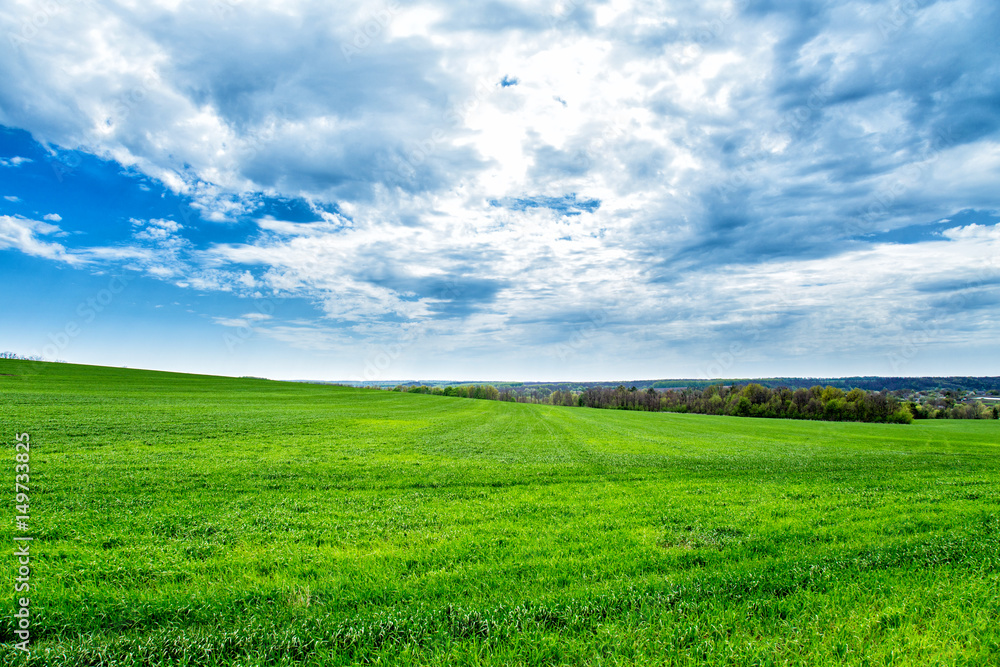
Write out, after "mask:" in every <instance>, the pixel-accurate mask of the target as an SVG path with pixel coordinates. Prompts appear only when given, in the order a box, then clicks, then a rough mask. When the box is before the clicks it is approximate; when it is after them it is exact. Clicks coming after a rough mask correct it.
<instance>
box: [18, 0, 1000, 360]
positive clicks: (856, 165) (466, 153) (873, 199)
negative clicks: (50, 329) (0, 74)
mask: <svg viewBox="0 0 1000 667" xmlns="http://www.w3.org/2000/svg"><path fill="white" fill-rule="evenodd" d="M216 4H217V3H216ZM947 4H948V6H949V7H952V6H953V9H955V11H953V12H950V13H948V12H944V10H943V9H942V6H943V3H938V4H937V5H934V6H929V7H927V8H925V9H921V10H919V11H917V12H916V15H915V16H914V17H912V18H913V20H912V21H909V22H907V24H906V25H904V26H901V27H900V28H899V29H898V30H894V31H892V32H891V34H883V31H880V29H879V27H878V25H879V23H878V22H879V19H880V18H881V16H882V15H881V14H880V13H879V12H880V11H881V9H880V8H879V7H878V6H874V5H871V4H870V3H864V2H847V3H840V4H834V5H830V4H822V3H819V4H816V5H815V6H813V5H808V4H806V5H784V6H783V5H780V3H779V4H773V3H772V4H771V5H767V4H766V3H765V4H764V5H760V4H759V3H730V2H723V1H722V0H718V1H713V2H706V3H696V4H689V5H678V4H671V3H660V2H638V1H636V2H627V1H624V0H623V1H618V0H615V2H611V3H603V4H598V5H593V6H591V5H588V4H586V3H579V2H560V3H556V4H555V5H550V4H543V5H539V4H537V3H529V2H497V3H455V2H442V1H429V2H423V3H420V4H419V5H416V6H409V5H408V6H406V7H403V8H401V9H400V10H399V12H397V13H396V14H395V15H392V16H390V17H388V18H387V19H386V21H385V25H383V26H382V28H380V29H379V30H377V31H376V32H377V34H374V35H372V36H369V39H368V40H367V41H366V42H365V43H364V44H363V45H361V44H360V42H359V43H358V45H357V46H355V48H357V51H356V52H353V51H352V52H351V55H350V57H349V58H348V57H345V55H344V51H343V49H342V48H341V47H342V46H343V45H344V44H352V45H353V44H355V40H356V39H358V37H357V36H358V34H359V31H361V32H363V29H364V27H365V25H366V24H367V23H368V22H370V21H371V20H373V15H374V14H375V13H376V12H377V11H378V9H379V6H378V5H371V4H370V3H366V2H360V1H355V2H340V3H334V4H332V5H331V4H330V3H320V2H308V1H305V0H290V1H288V2H282V3H274V2H254V3H231V4H225V6H224V8H225V11H224V12H221V13H220V12H218V11H217V7H216V5H214V4H213V3H202V4H198V3H177V2H158V3H131V4H130V5H129V9H128V11H121V10H120V9H119V8H117V7H116V6H112V5H102V4H101V3H95V4H93V5H91V4H89V3H84V4H82V5H80V6H74V7H73V9H72V11H69V10H67V11H64V12H58V13H56V14H55V15H53V16H51V17H49V21H48V22H47V24H46V26H44V27H42V28H39V30H38V32H37V35H35V36H34V37H33V38H32V39H31V40H30V41H28V42H26V43H23V44H20V46H19V47H18V48H19V50H18V52H17V57H13V56H8V57H6V59H5V60H4V73H5V76H4V78H3V80H2V81H0V123H2V124H6V125H9V126H13V127H19V128H24V129H27V130H29V131H30V132H31V133H32V135H33V136H34V137H36V138H38V139H39V140H40V141H42V142H43V143H49V144H53V145H58V146H64V147H81V148H82V149H83V150H85V151H88V152H91V153H94V154H97V155H100V156H103V157H109V158H114V159H116V160H118V161H119V162H121V164H123V165H125V166H128V167H133V168H135V169H137V170H138V171H140V172H142V173H145V174H147V175H149V176H151V177H154V178H157V179H159V180H160V181H161V182H163V183H164V184H166V185H167V186H168V187H169V188H171V189H173V190H175V191H177V192H181V193H185V194H187V195H189V196H190V197H192V198H193V199H194V207H195V208H196V209H198V210H199V212H200V213H201V215H202V217H203V218H204V219H206V220H209V221H212V222H217V223H231V222H233V221H236V220H242V221H243V222H245V221H246V220H245V218H246V217H247V216H248V214H250V213H251V212H252V211H254V210H255V209H256V207H257V205H258V204H259V203H260V201H261V200H262V198H263V197H291V198H295V197H302V198H304V199H305V200H306V201H307V202H309V203H311V204H314V205H317V206H316V207H315V208H316V209H317V211H319V210H321V207H320V206H318V205H319V204H328V205H329V206H327V207H326V209H324V210H322V213H317V215H318V217H321V218H322V221H321V222H315V223H309V224H303V223H297V222H292V221H290V220H282V219H275V218H274V217H263V218H261V219H259V220H257V227H256V229H254V230H253V231H252V232H251V233H249V234H247V235H246V237H245V238H244V239H243V240H242V242H238V243H237V242H233V243H219V244H215V245H211V246H209V247H200V248H196V247H195V246H194V244H193V243H192V242H191V241H190V240H188V238H186V236H185V235H186V234H189V233H190V232H191V231H193V230H191V229H186V228H185V227H189V226H192V225H193V224H194V223H188V222H185V225H181V224H180V223H177V222H176V221H173V220H170V219H161V218H157V219H152V220H141V221H139V220H136V221H134V229H133V238H132V240H131V241H130V242H129V243H128V244H124V245H123V246H122V247H117V248H89V249H81V250H66V249H65V248H62V246H58V245H57V244H50V246H45V245H44V244H45V242H44V241H39V240H38V237H39V236H45V235H46V232H44V231H42V230H41V229H40V228H27V231H25V229H26V228H25V224H26V223H24V222H23V219H21V218H8V220H20V221H22V222H19V223H18V225H20V227H18V229H20V230H21V231H19V232H17V234H15V233H14V232H13V231H10V232H9V235H10V236H9V239H14V238H16V239H19V240H18V241H17V242H18V243H19V244H20V246H18V247H29V245H30V243H35V244H36V245H34V246H30V247H33V248H34V252H42V251H45V252H49V253H50V254H54V255H53V256H61V257H74V258H76V260H75V261H85V260H86V261H97V260H101V261H120V262H128V263H130V264H129V265H130V266H133V267H135V268H137V269H138V270H142V271H145V272H147V273H148V274H149V275H152V276H155V277H157V278H159V279H163V280H169V281H171V282H173V283H175V284H177V285H181V286H185V287H188V288H191V289H197V290H220V291H228V292H233V293H236V294H247V293H250V292H254V293H257V292H259V293H263V294H277V295H285V296H301V297H305V298H308V299H310V300H311V301H312V302H313V303H314V304H317V305H318V307H319V308H321V310H322V313H323V315H325V319H326V320H328V321H327V322H320V323H313V324H300V325H294V326H286V327H285V328H279V326H278V325H276V324H275V323H274V322H268V323H266V324H267V325H268V326H267V327H266V328H267V330H268V331H269V332H270V333H269V334H267V335H271V336H273V337H275V338H279V339H282V340H293V339H295V337H296V336H304V337H306V338H308V339H309V340H310V341H311V342H310V344H311V345H314V346H317V347H323V348H324V349H333V348H335V347H336V346H338V345H341V344H344V345H346V344H348V341H349V338H345V336H347V334H344V333H343V332H342V331H340V330H339V329H337V327H347V328H349V329H350V331H351V332H354V333H356V334H357V335H359V336H363V337H368V338H369V339H372V340H375V339H379V338H380V337H385V338H386V339H390V338H391V337H392V336H393V335H398V331H399V329H400V328H401V327H407V326H411V327H412V326H418V325H419V326H423V327H426V328H427V330H431V331H436V330H437V329H436V326H437V324H436V323H438V322H441V321H448V322H450V323H451V324H450V325H449V326H442V327H441V330H442V331H443V332H448V331H458V332H461V333H454V334H452V333H442V334H441V335H442V336H444V337H446V338H447V337H453V338H449V340H452V341H455V340H458V339H461V342H454V345H456V346H459V347H460V346H461V345H468V346H473V347H474V346H475V345H478V344H479V343H480V342H493V343H497V344H501V343H502V344H509V345H517V344H519V343H518V341H522V340H530V339H540V340H545V339H549V338H550V339H552V340H560V339H562V338H565V336H566V335H567V331H572V330H573V327H575V326H576V323H577V322H578V321H581V318H582V320H585V319H586V313H588V312H592V311H594V310H597V309H600V310H601V311H602V312H606V313H608V316H609V317H608V319H609V322H608V324H607V325H605V326H604V327H603V328H602V329H601V332H600V333H598V334H595V335H594V337H593V338H592V340H594V341H599V342H601V343H608V342H611V341H612V340H613V339H614V337H615V336H617V335H621V334H622V333H623V332H624V333H627V334H629V335H633V336H640V337H645V338H648V340H649V347H648V349H654V350H664V349H668V348H670V347H671V346H685V345H688V344H689V342H688V341H690V340H692V339H693V338H695V337H698V336H702V337H704V338H713V337H716V338H717V337H725V336H728V335H730V333H731V331H732V330H733V328H734V327H736V328H737V329H738V328H739V327H741V326H743V325H746V324H747V323H748V322H749V323H751V325H752V326H753V327H756V329H755V330H756V331H760V330H763V329H766V330H768V331H776V332H781V336H782V337H781V340H791V341H795V342H794V343H791V345H793V346H794V347H796V349H801V350H813V351H815V349H816V345H818V343H816V342H815V341H814V335H813V334H812V333H811V331H812V330H811V329H810V327H819V326H823V327H826V328H827V329H828V330H836V331H847V330H848V329H849V328H850V327H851V326H854V324H853V323H857V322H862V325H863V326H870V327H871V329H870V331H871V332H872V335H875V334H877V333H878V331H884V332H890V331H893V330H894V329H893V327H894V326H895V324H894V323H898V322H905V321H910V320H907V319H906V318H908V317H910V314H912V313H913V312H917V311H915V310H907V308H918V307H920V304H925V305H927V304H930V301H928V299H930V298H931V297H926V296H920V295H919V294H916V295H915V294H914V293H913V291H912V289H911V283H913V282H914V281H917V280H919V279H922V278H923V277H925V273H924V272H925V271H930V272H931V273H933V274H934V275H944V274H946V273H947V272H949V271H960V270H961V269H962V268H963V266H965V265H964V264H963V263H962V261H961V259H960V255H961V253H970V255H969V256H976V257H979V255H980V252H981V250H982V249H983V248H990V249H991V250H995V247H994V243H995V238H994V237H993V236H990V235H991V234H993V233H994V232H993V231H989V230H987V229H986V228H983V229H976V228H975V226H963V227H957V228H956V229H954V230H951V231H949V232H947V233H946V234H945V237H944V238H943V239H942V241H941V242H940V243H930V244H928V243H919V244H912V245H896V244H892V245H890V244H884V245H874V246H873V245H872V244H871V243H860V242H859V241H857V238H859V237H863V236H864V235H866V234H870V233H874V232H879V231H884V230H890V229H898V228H904V227H906V226H908V225H912V224H915V223H922V222H927V221H931V220H940V219H942V218H943V217H944V216H954V215H955V214H956V213H958V212H959V211H961V210H963V209H968V208H975V209H979V210H996V209H997V208H998V207H1000V202H998V196H997V190H996V187H995V184H996V182H997V177H998V174H1000V149H998V146H1000V144H998V142H997V139H996V134H997V124H996V122H995V116H996V114H995V113H993V109H992V107H991V106H990V102H989V99H990V98H989V95H988V94H987V92H988V91H995V90H996V89H998V87H1000V82H998V79H997V75H996V72H998V71H1000V70H998V69H997V68H996V60H997V58H996V53H995V50H990V49H989V48H988V45H989V44H991V43H992V39H993V37H995V36H992V35H990V34H989V30H990V26H991V25H995V17H996V16H997V9H996V8H995V7H992V5H989V4H988V3H982V2H980V3H976V2H972V1H971V0H962V1H960V2H956V3H947ZM36 10H37V6H36V5H33V4H32V3H21V4H16V5H11V6H10V7H5V8H4V9H3V10H0V27H7V28H10V29H13V30H15V32H16V31H17V30H19V26H21V25H23V24H24V22H25V21H30V20H31V18H32V16H33V15H34V14H33V12H35V11H36ZM928 17H933V18H934V20H933V21H931V20H930V18H928ZM380 25H381V24H380ZM261 35H266V39H264V38H262V37H261ZM361 41H365V40H361ZM930 42H933V43H934V44H935V49H934V50H933V51H932V52H931V53H928V52H927V49H926V46H925V45H926V44H927V43H930ZM845 45H848V46H849V47H850V48H845ZM970 45H971V46H970ZM977 45H978V46H977ZM973 74H975V76H973ZM505 76H507V77H510V79H517V80H518V83H517V85H513V86H506V87H504V86H501V85H500V80H501V78H502V77H505ZM510 79H508V80H510ZM929 81H935V82H939V83H938V84H935V86H936V87H935V89H934V90H933V91H931V90H930V89H929V88H928V83H927V82H929ZM984 91H986V92H984ZM27 100H30V101H31V103H30V104H28V103H27ZM942 137H943V138H942ZM16 159H20V158H11V159H8V162H9V161H10V160H16ZM6 166H12V165H6ZM571 195H572V196H573V197H574V198H575V199H574V201H592V200H599V207H595V208H593V209H590V210H584V209H579V208H577V209H576V210H573V211H567V210H560V209H559V202H560V201H565V198H566V197H569V196H571ZM546 198H547V199H546ZM8 199H9V200H11V201H14V200H16V198H14V199H11V197H8ZM491 201H496V202H498V205H496V206H494V205H491V204H490V202H491ZM546 201H547V202H549V203H548V204H545V203H544V202H546ZM539 202H543V204H539ZM553 202H555V203H553ZM331 210H337V211H339V213H330V212H329V211H331ZM52 216H54V217H52ZM45 219H46V220H49V221H51V222H59V221H60V220H61V218H59V217H58V216H56V215H55V214H50V215H49V216H46V217H45ZM8 226H10V229H11V230H13V229H14V227H13V223H8ZM990 229H992V230H995V228H990ZM25 234H27V235H25ZM192 238H193V237H192ZM945 239H947V240H945ZM29 242H30V243H29ZM8 243H9V244H13V243H14V241H13V240H8ZM38 243H41V244H42V245H37V244H38ZM859 247H863V248H864V249H859ZM46 248H48V249H47V250H46ZM59 249H61V250H59ZM26 252H27V251H26ZM59 253H62V254H61V255H59ZM939 253H940V254H939ZM64 261H65V260H64ZM928 267H930V268H928ZM859 276H861V277H860V278H859ZM875 295H881V296H875ZM887 304H888V305H887ZM928 307H931V306H929V305H928ZM908 313H909V314H908ZM911 320H912V318H911ZM237 321H239V322H251V321H253V320H251V319H248V317H246V316H243V317H241V318H231V319H227V320H225V322H230V324H225V326H232V324H231V323H232V322H237ZM456 322H460V323H461V324H460V325H456V324H455V323H456ZM220 323H223V322H221V321H220ZM261 323H263V322H262V321H261ZM240 326H242V325H240ZM393 332H396V333H395V334H394V333H393ZM706 332H707V333H706ZM786 335H787V338H786V337H785V336H786ZM884 335H889V334H884ZM282 337H283V338H282ZM560 337H562V338H560ZM449 344H451V343H449ZM596 344H597V343H596V342H595V345H596Z"/></svg>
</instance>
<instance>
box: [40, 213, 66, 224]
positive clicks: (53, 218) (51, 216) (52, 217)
mask: <svg viewBox="0 0 1000 667" xmlns="http://www.w3.org/2000/svg"><path fill="white" fill-rule="evenodd" d="M42 219H43V220H48V221H49V222H62V216H61V215H59V214H58V213H46V214H45V215H44V216H42Z"/></svg>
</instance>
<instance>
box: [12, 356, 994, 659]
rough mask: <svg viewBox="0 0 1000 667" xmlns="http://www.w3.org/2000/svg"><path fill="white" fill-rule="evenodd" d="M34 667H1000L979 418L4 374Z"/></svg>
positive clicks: (125, 373) (35, 369)
mask: <svg viewBox="0 0 1000 667" xmlns="http://www.w3.org/2000/svg"><path fill="white" fill-rule="evenodd" d="M0 416H2V422H0V424H2V434H3V435H2V441H3V448H4V452H5V454H4V457H3V460H4V463H3V466H2V470H3V471H4V472H3V473H2V474H3V476H4V477H3V480H4V481H3V485H4V488H6V489H7V490H8V491H7V493H5V494H4V498H5V499H6V503H5V506H4V509H3V511H4V512H5V513H6V516H7V518H5V519H4V520H3V522H2V530H0V533H2V540H3V545H4V546H3V547H2V553H3V554H4V555H2V556H0V576H2V578H3V583H2V584H0V585H2V586H3V587H4V589H5V590H6V591H8V595H6V596H5V598H4V599H5V600H7V601H8V602H7V603H5V606H7V609H9V610H10V611H9V612H8V611H7V610H5V611H4V617H3V621H2V629H0V635H2V637H0V638H2V640H3V647H2V648H0V662H2V663H3V664H4V665H8V664H10V665H15V664H24V662H25V661H24V658H23V655H22V654H21V653H20V652H17V651H15V650H14V649H13V648H12V646H13V643H14V641H15V638H14V623H13V621H12V619H11V614H12V613H13V610H14V604H15V603H14V597H15V596H14V593H13V581H14V577H15V576H16V574H15V570H16V567H17V565H16V559H15V557H14V556H13V555H12V554H13V548H12V546H11V545H13V544H14V542H13V539H12V538H13V536H14V535H15V534H16V533H15V531H14V515H15V509H14V499H13V495H14V494H13V487H14V434H15V433H20V432H28V433H29V434H30V436H31V444H32V448H31V493H30V497H31V519H30V521H31V531H30V534H31V535H33V536H34V537H35V542H34V544H33V545H32V559H33V563H32V565H33V571H32V574H31V585H32V591H31V600H32V606H31V610H32V619H31V622H32V633H33V636H32V640H31V641H32V649H33V651H32V659H31V664H37V665H60V666H61V665H215V664H225V665H265V664H267V665H272V664H310V665H340V664H344V665H347V664H358V663H371V664H399V665H413V664H430V665H459V664H461V665H482V664H493V665H518V664H522V665H535V664H546V665H556V664H592V665H644V664H649V665H653V664H655V665H660V664H704V663H708V664H713V665H717V664H739V665H752V664H760V665H771V664H774V665H780V664H809V665H813V664H830V665H834V664H844V663H848V664H867V665H885V664H894V665H909V664H919V665H922V666H927V665H935V664H947V665H964V664H977V665H988V664H993V665H996V664H1000V568H998V566H1000V446H998V441H1000V423H998V422H996V421H952V420H948V421H933V422H918V423H915V424H913V425H909V426H894V425H873V424H857V423H825V422H801V421H782V420H757V419H746V418H734V417H708V416H703V415H675V414H663V413H631V412H620V411H612V410H588V409H584V408H556V407H547V406H530V405H517V404H509V403H500V402H493V401H476V400H468V399H459V398H445V397H437V396H424V395H413V394H399V393H391V392H377V391H371V390H356V389H348V388H339V387H329V386H317V385H301V384H290V383H278V382H267V381H260V380H245V379H227V378H212V377H198V376H190V375H177V374H165V373H154V372H145V371H134V370H121V369H106V368H95V367H86V366H72V365H64V364H58V365H51V364H45V365H39V364H31V363H28V362H18V361H0Z"/></svg>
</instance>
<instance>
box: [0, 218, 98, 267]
mask: <svg viewBox="0 0 1000 667" xmlns="http://www.w3.org/2000/svg"><path fill="white" fill-rule="evenodd" d="M59 231H60V229H59V228H58V227H56V226H55V225H51V224H49V223H47V222H42V221H40V220H31V219H29V218H25V217H22V216H10V215H0V250H2V249H8V248H12V249H14V250H19V251H21V252H23V253H25V254H26V255H32V256H34V257H42V258H45V259H51V260H56V261H59V262H65V263H67V264H80V263H82V260H81V259H80V258H78V257H76V256H74V255H72V254H70V253H67V252H66V248H65V247H63V246H62V245H60V244H59V243H53V242H50V241H45V240H44V239H43V237H46V236H52V235H55V234H57V233H59Z"/></svg>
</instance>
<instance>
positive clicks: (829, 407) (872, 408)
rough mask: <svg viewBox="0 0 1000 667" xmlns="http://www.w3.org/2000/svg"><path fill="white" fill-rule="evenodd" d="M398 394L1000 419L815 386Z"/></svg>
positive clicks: (758, 412)
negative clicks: (793, 387)
mask: <svg viewBox="0 0 1000 667" xmlns="http://www.w3.org/2000/svg"><path fill="white" fill-rule="evenodd" d="M394 390H395V391H405V392H409V393H416V394H435V395H439V396H458V397H462V398H478V399H484V400H492V401H511V402H518V403H542V404H548V405H562V406H569V407H576V406H578V407H587V408H605V409H613V410H640V411H646V412H693V413H698V414H707V415H730V416H735V417H771V418H781V419H813V420H824V421H858V422H876V423H890V424H909V423H911V422H912V421H913V420H914V419H990V418H992V419H997V418H1000V407H998V406H993V407H992V409H990V408H987V407H986V406H984V405H983V404H982V403H980V402H978V401H973V402H969V403H953V404H951V405H948V406H942V407H940V408H935V407H933V406H927V405H920V404H917V403H915V402H912V401H901V400H900V399H899V398H897V397H896V396H893V395H892V394H890V393H888V392H886V391H877V392H876V391H866V390H864V389H861V388H858V387H854V388H852V389H850V390H849V391H844V390H843V389H841V388H839V387H834V386H831V385H828V386H826V387H822V386H819V385H815V386H813V387H810V388H808V389H805V388H801V387H800V388H798V389H791V388H789V387H776V388H774V389H772V388H770V387H765V386H764V385H763V384H760V383H757V382H752V383H750V384H746V385H735V386H726V385H720V384H715V385H709V386H707V387H705V388H704V389H672V390H666V391H658V390H657V389H654V388H653V387H649V388H647V389H645V390H642V389H638V388H637V387H629V388H626V387H625V385H618V386H617V387H602V386H594V387H588V388H587V389H585V390H583V391H580V392H574V391H569V390H562V389H556V390H555V391H552V392H551V393H549V394H548V395H547V396H543V395H542V392H541V391H539V390H537V389H528V388H526V387H524V386H520V387H500V388H497V387H495V386H493V385H489V384H476V385H461V386H450V387H428V386H426V385H422V386H409V387H406V386H403V385H397V386H396V387H395V388H394Z"/></svg>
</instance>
